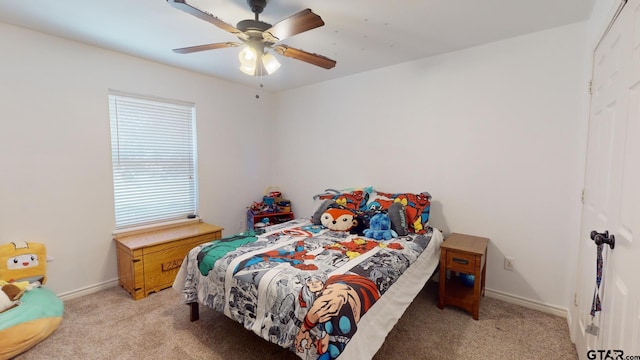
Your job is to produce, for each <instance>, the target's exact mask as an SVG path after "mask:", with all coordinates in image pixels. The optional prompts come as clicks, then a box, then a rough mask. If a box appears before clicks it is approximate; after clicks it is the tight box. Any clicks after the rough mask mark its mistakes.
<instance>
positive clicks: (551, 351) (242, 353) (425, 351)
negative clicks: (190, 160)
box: [16, 283, 578, 360]
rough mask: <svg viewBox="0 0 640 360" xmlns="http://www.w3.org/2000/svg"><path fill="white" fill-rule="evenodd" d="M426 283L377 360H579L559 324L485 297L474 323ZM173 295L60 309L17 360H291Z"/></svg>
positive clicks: (118, 292)
mask: <svg viewBox="0 0 640 360" xmlns="http://www.w3.org/2000/svg"><path fill="white" fill-rule="evenodd" d="M437 294H438V289H437V284H431V283H430V284H428V285H427V286H426V287H425V288H424V289H423V290H422V291H421V292H420V293H419V294H418V296H417V297H416V299H415V300H414V302H413V303H412V304H411V306H410V307H409V308H408V309H407V311H406V313H405V314H404V316H403V317H402V318H401V319H400V321H399V322H398V323H397V324H396V326H395V327H394V328H393V330H392V331H391V333H389V335H388V337H387V339H386V341H385V343H384V345H383V346H382V348H381V349H380V350H379V351H378V353H377V354H376V356H375V358H374V359H376V360H383V359H456V360H459V359H474V360H477V359H578V356H577V354H576V350H575V347H574V346H573V344H572V343H571V341H570V339H569V331H568V327H567V321H566V319H563V318H560V317H556V316H553V315H548V314H545V313H541V312H538V311H535V310H530V309H527V308H523V307H520V306H517V305H513V304H509V303H505V302H502V301H500V300H496V299H492V298H488V297H484V298H482V300H481V303H480V320H478V321H475V320H473V319H472V318H471V316H470V315H469V314H467V313H466V312H464V311H462V310H458V309H456V308H451V307H447V308H445V309H444V310H440V309H438V308H437V306H436V302H437ZM179 300H180V297H179V295H178V294H177V293H176V292H175V291H174V290H173V289H166V290H163V291H161V292H159V293H156V294H151V295H150V296H149V297H147V298H145V299H142V300H138V301H134V300H132V298H131V297H130V296H129V294H128V293H127V292H125V291H124V290H123V289H121V288H119V287H114V288H110V289H107V290H103V291H100V292H98V293H95V294H91V295H87V296H84V297H81V298H76V299H72V300H69V301H66V302H65V314H64V319H63V321H62V324H61V325H60V327H59V328H58V329H57V330H56V331H55V332H54V333H53V334H52V335H51V336H50V337H49V338H47V339H46V340H44V341H43V342H41V343H40V344H38V345H37V346H35V347H34V348H32V349H31V350H29V351H27V352H25V353H23V354H21V355H19V356H18V357H16V359H21V360H30V359H298V357H297V356H296V355H295V354H294V353H292V352H289V351H288V350H285V349H282V348H280V347H278V346H276V345H273V344H270V343H268V342H266V341H264V340H262V339H260V338H259V337H258V336H257V335H254V334H253V333H252V332H249V331H247V330H245V329H244V328H243V327H242V326H241V325H240V324H237V323H235V322H233V321H232V320H230V319H228V318H226V317H225V316H224V315H222V314H219V313H216V312H214V311H212V310H210V309H205V308H203V307H202V306H201V307H200V320H198V321H196V322H190V321H189V308H188V306H186V305H182V304H180V303H179Z"/></svg>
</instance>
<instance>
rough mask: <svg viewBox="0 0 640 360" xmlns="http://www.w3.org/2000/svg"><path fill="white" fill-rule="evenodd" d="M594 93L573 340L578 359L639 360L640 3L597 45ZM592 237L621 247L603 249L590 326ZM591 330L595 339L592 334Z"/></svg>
mask: <svg viewBox="0 0 640 360" xmlns="http://www.w3.org/2000/svg"><path fill="white" fill-rule="evenodd" d="M592 89H593V90H592V92H593V94H592V99H591V114H590V121H589V140H588V149H587V163H586V174H585V200H584V206H583V217H582V229H581V239H580V246H579V249H580V254H579V267H578V279H577V281H578V282H577V285H576V289H577V294H576V295H577V296H576V304H577V314H575V317H574V320H575V321H574V322H573V323H574V324H576V326H577V327H578V328H577V329H574V334H575V336H576V348H577V351H578V355H579V357H580V359H607V358H611V359H617V358H620V359H624V358H626V356H639V355H640V0H629V1H628V2H627V4H626V5H625V6H624V8H623V9H622V11H621V13H620V14H619V16H618V17H617V19H616V20H615V22H614V23H613V25H612V27H611V28H610V30H609V31H608V33H607V34H606V35H605V37H604V38H603V39H602V41H601V42H600V44H599V45H598V47H597V49H596V51H595V55H594V68H593V85H592ZM594 230H595V231H597V232H599V233H603V232H605V231H608V232H609V233H610V234H611V235H613V236H614V237H615V247H614V249H610V247H609V246H608V245H604V250H603V260H604V267H603V278H602V283H601V291H600V295H601V300H602V311H600V312H598V313H597V315H596V316H595V317H594V318H593V319H592V317H591V316H590V315H589V312H590V310H591V305H592V300H593V295H594V290H595V286H596V248H597V247H596V245H595V244H594V241H593V240H592V239H591V236H590V234H591V232H592V231H594ZM592 323H593V325H594V327H591V329H595V327H597V328H598V330H599V331H597V335H594V334H591V333H589V331H586V329H587V328H588V326H590V325H591V324H592ZM591 332H592V333H595V332H596V331H591ZM621 352H622V353H621ZM633 358H635V357H633Z"/></svg>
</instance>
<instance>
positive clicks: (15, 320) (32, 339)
mask: <svg viewBox="0 0 640 360" xmlns="http://www.w3.org/2000/svg"><path fill="white" fill-rule="evenodd" d="M46 264H47V252H46V249H45V246H44V245H43V244H40V243H34V242H12V243H9V244H4V245H0V360H2V359H10V358H12V357H14V356H16V355H18V354H20V353H22V352H24V351H26V350H28V349H29V348H31V347H33V346H34V345H36V344H37V343H39V342H40V341H42V340H43V339H45V338H46V337H47V336H49V335H50V334H51V333H52V332H53V331H54V330H55V329H56V328H57V327H58V325H60V322H61V321H62V315H63V312H64V305H63V303H62V300H60V298H58V296H57V295H56V294H55V293H54V292H53V291H51V290H49V289H46V288H44V287H41V286H40V285H42V284H44V283H45V282H46V280H47V278H46V271H47V265H46Z"/></svg>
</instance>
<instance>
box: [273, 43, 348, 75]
mask: <svg viewBox="0 0 640 360" xmlns="http://www.w3.org/2000/svg"><path fill="white" fill-rule="evenodd" d="M273 50H274V51H275V52H277V53H278V54H280V55H283V56H286V57H290V58H294V59H296V60H300V61H304V62H306V63H309V64H311V65H315V66H319V67H321V68H325V69H331V68H333V67H334V66H336V61H335V60H331V59H329V58H328V57H325V56H322V55H318V54H313V53H310V52H306V51H303V50H300V49H296V48H292V47H289V46H287V45H277V46H274V47H273Z"/></svg>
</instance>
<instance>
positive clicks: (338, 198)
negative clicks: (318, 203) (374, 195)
mask: <svg viewBox="0 0 640 360" xmlns="http://www.w3.org/2000/svg"><path fill="white" fill-rule="evenodd" d="M313 198H314V199H320V200H333V201H335V202H336V204H338V205H342V206H344V207H346V208H347V209H351V210H360V209H361V208H364V207H365V206H366V204H367V200H368V199H369V194H368V193H366V192H364V191H362V190H354V191H350V192H337V191H336V190H328V191H327V192H325V193H324V194H318V195H316V196H314V197H313Z"/></svg>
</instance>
